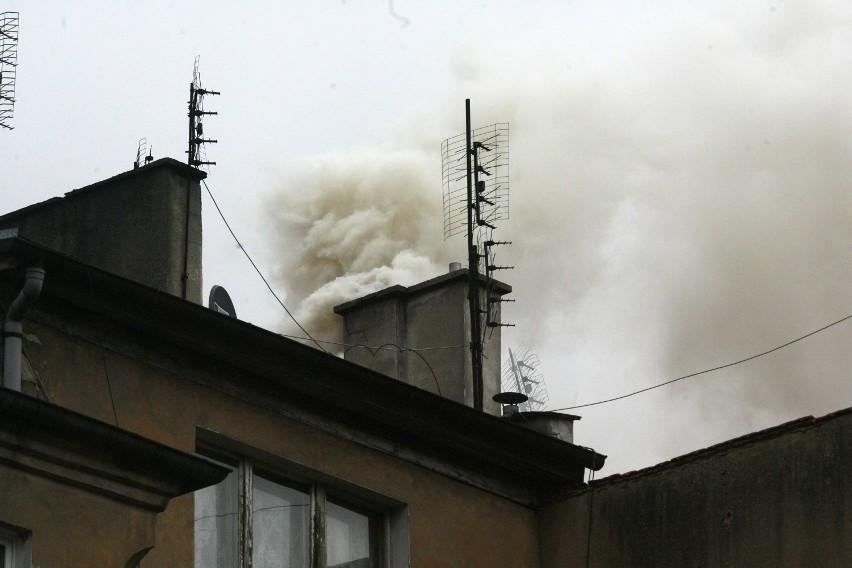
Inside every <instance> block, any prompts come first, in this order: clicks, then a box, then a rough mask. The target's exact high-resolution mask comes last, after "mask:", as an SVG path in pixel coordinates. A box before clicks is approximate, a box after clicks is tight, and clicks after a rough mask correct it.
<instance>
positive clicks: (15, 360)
mask: <svg viewBox="0 0 852 568" xmlns="http://www.w3.org/2000/svg"><path fill="white" fill-rule="evenodd" d="M43 283H44V269H43V268H41V267H39V266H31V267H30V268H27V275H26V279H25V281H24V287H23V288H22V289H21V291H20V292H19V293H18V296H17V297H16V298H15V299H14V300H13V301H12V305H11V306H9V311H8V312H7V313H6V323H5V324H4V325H3V386H4V387H6V388H7V389H12V390H14V391H17V392H20V391H21V347H22V341H21V340H22V338H23V329H24V325H23V322H24V316H26V315H27V312H29V311H30V308H31V307H32V306H33V304H35V302H36V300H37V299H38V297H39V294H41V287H42V284H43Z"/></svg>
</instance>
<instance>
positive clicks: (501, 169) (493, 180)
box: [441, 99, 513, 410]
mask: <svg viewBox="0 0 852 568" xmlns="http://www.w3.org/2000/svg"><path fill="white" fill-rule="evenodd" d="M441 158H442V159H441V161H442V169H443V174H442V175H443V186H444V239H445V240H446V239H447V238H449V237H451V236H453V235H456V234H459V233H461V232H462V231H465V233H466V235H467V250H468V278H469V280H468V282H469V284H468V307H469V310H470V355H471V371H472V374H473V407H474V408H475V409H476V410H482V409H483V398H484V385H483V377H482V367H483V352H484V343H485V339H486V338H485V333H484V330H485V329H488V328H496V327H504V326H510V324H504V323H500V322H499V321H498V318H497V317H496V316H497V307H496V306H498V305H499V303H500V302H501V301H513V300H501V299H500V298H499V296H497V295H495V294H493V293H492V289H493V273H494V271H496V270H507V269H510V268H512V267H510V266H497V265H495V264H494V255H493V253H492V252H491V247H493V246H498V245H505V244H511V243H509V242H508V241H494V240H492V239H491V234H492V232H493V231H494V230H495V229H496V226H495V223H496V222H497V221H499V220H502V219H508V218H509V125H508V124H506V123H498V124H492V125H491V126H486V127H483V128H477V129H475V130H474V129H472V128H471V120H470V99H466V100H465V133H464V134H462V135H458V136H454V137H453V138H449V139H447V140H445V141H444V143H443V144H442V145H441ZM462 159H464V165H462V163H461V162H462ZM480 176H485V179H480ZM465 229H466V230H465ZM483 238H486V240H483ZM481 259H485V263H484V268H485V286H484V289H483V285H482V281H481V280H482V279H481V278H480V264H481ZM483 291H484V294H483ZM483 296H484V298H483ZM483 299H484V301H485V304H486V305H485V308H484V309H483V307H482V304H483Z"/></svg>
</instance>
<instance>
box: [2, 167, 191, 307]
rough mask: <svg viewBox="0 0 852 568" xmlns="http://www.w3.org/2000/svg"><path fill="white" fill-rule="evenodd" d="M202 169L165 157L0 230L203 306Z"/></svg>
mask: <svg viewBox="0 0 852 568" xmlns="http://www.w3.org/2000/svg"><path fill="white" fill-rule="evenodd" d="M204 177H206V174H205V173H204V172H202V171H199V170H196V169H194V168H190V167H189V166H187V165H186V164H183V163H181V162H178V161H177V160H173V159H171V158H163V159H160V160H156V161H153V162H151V163H150V164H148V165H146V166H145V167H143V168H138V169H134V170H131V171H128V172H125V173H123V174H119V175H117V176H114V177H112V178H109V179H107V180H104V181H100V182H98V183H95V184H92V185H89V186H86V187H83V188H81V189H76V190H74V191H71V192H69V193H66V194H65V196H64V197H55V198H53V199H49V200H47V201H44V202H42V203H37V204H35V205H31V206H29V207H25V208H24V209H20V210H18V211H14V212H12V213H7V214H6V215H3V216H1V217H0V229H6V228H12V227H17V228H18V235H19V236H21V237H24V238H26V239H29V240H31V241H34V242H36V243H38V244H40V245H43V246H45V247H48V248H51V249H54V250H57V251H59V252H63V253H66V254H68V255H71V256H75V257H77V258H79V259H80V260H82V261H83V262H86V263H88V264H91V265H93V266H96V267H98V268H101V269H103V270H107V271H109V272H112V273H114V274H118V275H120V276H124V277H125V278H129V279H131V280H135V281H136V282H140V283H142V284H145V285H148V286H151V287H153V288H157V289H159V290H163V291H165V292H168V293H170V294H174V295H175V296H178V297H184V298H186V299H188V300H190V301H192V302H195V303H201V302H202V297H201V188H200V185H199V182H200V180H201V179H203V178H204Z"/></svg>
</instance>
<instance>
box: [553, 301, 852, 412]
mask: <svg viewBox="0 0 852 568" xmlns="http://www.w3.org/2000/svg"><path fill="white" fill-rule="evenodd" d="M850 318H852V315H848V316H846V317H844V318H841V319H839V320H837V321H835V322H832V323H830V324H828V325H826V326H823V327H821V328H819V329H817V330H815V331H812V332H810V333H807V334H805V335H803V336H801V337H797V338H796V339H794V340H792V341H788V342H787V343H784V344H783V345H779V346H778V347H773V348H772V349H769V350H768V351H764V352H763V353H758V354H757V355H752V356H751V357H746V358H745V359H740V360H739V361H734V362H733V363H726V364H725V365H719V366H718V367H713V368H712V369H705V370H704V371H698V372H697V373H690V374H689V375H684V376H682V377H678V378H676V379H672V380H670V381H666V382H664V383H660V384H657V385H653V386H650V387H645V388H644V389H639V390H637V391H634V392H630V393H627V394H623V395H621V396H616V397H613V398H608V399H606V400H599V401H597V402H589V403H586V404H578V405H576V406H566V407H565V408H555V409H553V410H551V412H561V411H563V410H574V409H575V408H585V407H587V406H597V405H598V404H606V403H607V402H614V401H616V400H621V399H623V398H628V397H631V396H634V395H637V394H641V393H643V392H647V391H649V390H654V389H658V388H660V387H664V386H666V385H670V384H672V383H676V382H677V381H682V380H684V379H690V378H692V377H697V376H698V375H704V374H707V373H712V372H713V371H719V370H721V369H727V368H728V367H733V366H734V365H739V364H741V363H745V362H747V361H751V360H753V359H757V358H758V357H763V356H764V355H769V354H770V353H774V352H775V351H778V350H780V349H784V348H785V347H789V346H790V345H793V344H794V343H797V342H799V341H802V340H803V339H807V338H808V337H811V336H812V335H816V334H817V333H820V332H822V331H825V330H826V329H828V328H830V327H833V326H835V325H837V324H840V323H843V322H845V321H846V320H848V319H850Z"/></svg>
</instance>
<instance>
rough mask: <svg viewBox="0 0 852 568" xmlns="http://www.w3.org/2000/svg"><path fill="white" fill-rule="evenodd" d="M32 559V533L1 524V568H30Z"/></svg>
mask: <svg viewBox="0 0 852 568" xmlns="http://www.w3.org/2000/svg"><path fill="white" fill-rule="evenodd" d="M31 557H32V536H31V533H30V532H29V531H26V530H24V529H21V528H18V527H13V526H12V525H7V524H6V523H0V568H15V567H16V566H21V567H23V566H27V567H29V566H30V559H31Z"/></svg>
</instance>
